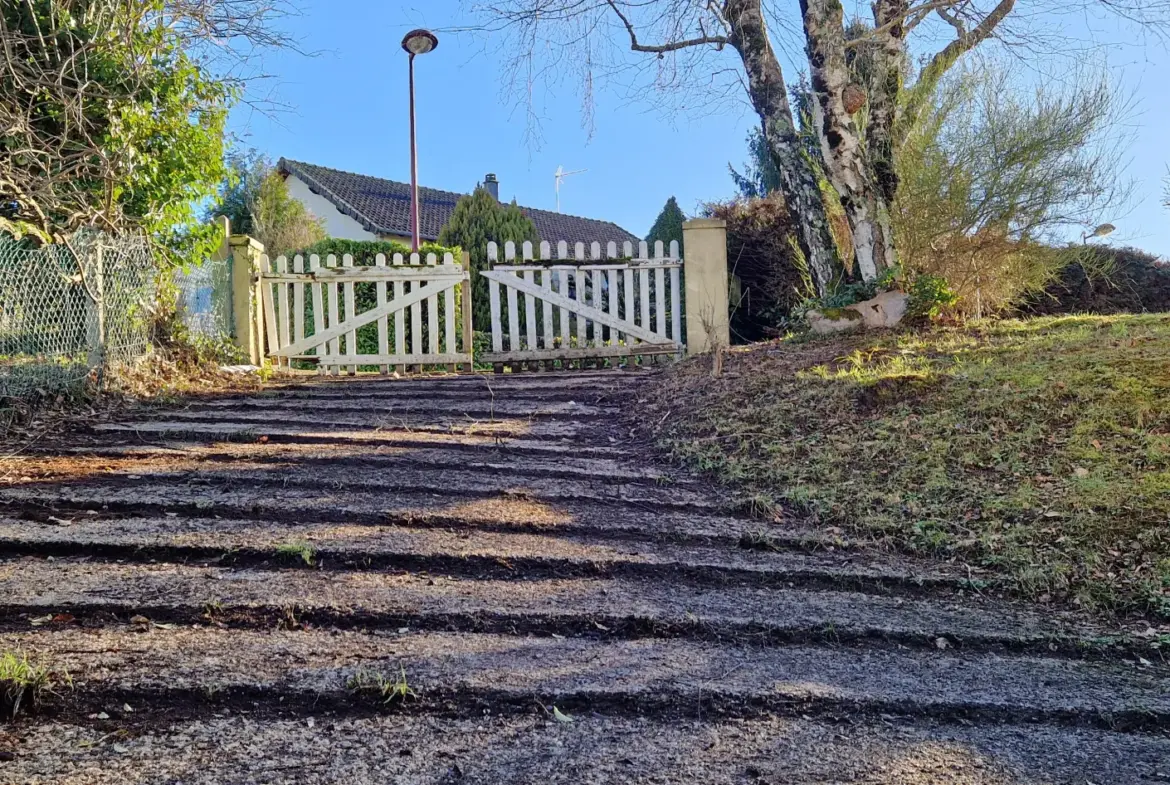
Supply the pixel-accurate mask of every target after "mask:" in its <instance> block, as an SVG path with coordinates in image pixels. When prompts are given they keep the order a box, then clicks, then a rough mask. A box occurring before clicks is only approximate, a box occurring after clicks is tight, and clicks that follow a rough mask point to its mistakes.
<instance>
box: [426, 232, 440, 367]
mask: <svg viewBox="0 0 1170 785" xmlns="http://www.w3.org/2000/svg"><path fill="white" fill-rule="evenodd" d="M427 265H428V266H430V267H434V266H435V255H434V254H433V253H429V254H427ZM427 349H428V351H429V352H430V353H431V354H438V353H439V296H438V295H437V294H435V295H431V296H430V297H428V298H427Z"/></svg>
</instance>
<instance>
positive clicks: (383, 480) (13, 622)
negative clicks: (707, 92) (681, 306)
mask: <svg viewBox="0 0 1170 785" xmlns="http://www.w3.org/2000/svg"><path fill="white" fill-rule="evenodd" d="M647 383H650V382H649V381H648V377H646V376H642V375H634V374H629V373H619V372H611V373H581V374H575V375H572V376H561V375H550V374H540V375H536V374H534V375H529V376H507V377H503V378H501V377H456V378H445V379H441V380H402V381H395V380H370V381H364V380H322V381H314V382H308V383H297V384H284V385H280V384H278V385H273V386H271V387H269V388H268V389H266V390H265V391H264V392H262V393H258V394H254V395H249V396H235V397H228V398H222V399H215V400H200V401H193V402H190V403H188V404H186V405H179V406H175V407H172V408H169V409H166V410H161V409H151V410H144V411H143V412H141V413H140V414H139V415H138V416H134V417H130V418H127V419H126V420H125V421H123V422H120V423H117V424H97V425H91V426H89V427H88V428H86V427H79V428H78V429H77V430H76V431H74V432H70V433H65V434H58V435H56V436H55V438H54V439H53V440H52V441H51V442H48V443H46V444H42V445H39V446H38V447H36V448H34V449H32V450H30V451H26V452H24V453H22V454H21V455H20V456H18V457H16V458H14V459H11V460H9V461H8V462H7V463H6V464H5V465H4V466H3V467H0V478H2V480H0V483H2V484H0V653H3V652H9V651H20V652H24V653H27V654H29V655H31V656H32V657H33V658H34V659H36V660H39V661H41V662H43V663H45V664H46V665H48V666H50V667H51V668H53V669H54V670H55V671H57V672H58V673H62V672H68V674H69V677H70V679H71V685H65V684H60V685H58V686H57V687H56V688H55V691H54V694H52V695H49V696H47V698H46V701H45V702H44V704H43V705H42V706H41V708H40V710H39V712H38V713H37V714H36V715H32V716H30V715H23V716H22V717H21V718H19V719H18V720H17V721H16V722H15V723H10V724H7V725H0V783H114V782H117V783H483V784H484V785H498V784H499V783H541V784H542V785H544V784H547V783H574V784H575V785H581V784H583V783H603V782H605V783H776V784H779V783H889V784H890V785H906V784H907V783H1082V784H1083V783H1097V784H1098V785H1105V784H1106V783H1109V784H1110V785H1123V784H1126V783H1164V782H1170V740H1168V733H1170V678H1168V674H1167V672H1166V670H1164V669H1163V668H1162V666H1161V665H1160V664H1158V663H1152V664H1151V663H1148V662H1147V661H1146V660H1145V658H1142V657H1139V656H1138V654H1137V653H1136V652H1134V651H1130V650H1128V649H1127V648H1126V645H1125V644H1119V643H1117V642H1115V641H1114V639H1112V638H1111V637H1109V635H1108V633H1111V632H1113V630H1109V629H1106V628H1104V627H1098V626H1096V625H1094V624H1092V623H1090V622H1086V621H1084V620H1081V619H1076V618H1073V617H1069V616H1064V615H1062V614H1060V613H1057V612H1054V611H1051V610H1046V609H1043V608H1036V607H1030V606H1023V605H1016V604H1013V603H1009V602H1006V601H1003V600H992V599H987V598H985V597H982V596H981V594H980V587H979V586H978V585H977V584H976V583H973V582H972V581H970V580H968V577H967V576H965V575H961V574H956V573H954V572H951V571H948V569H947V568H946V566H945V565H943V566H941V567H940V566H937V565H935V566H926V565H920V564H914V563H911V562H907V561H905V560H899V559H896V558H893V557H891V558H889V559H881V558H878V557H863V556H862V555H860V554H859V553H855V552H852V551H850V550H849V549H847V548H845V549H842V548H833V547H828V546H826V544H825V542H824V541H823V538H821V537H820V536H819V535H817V534H816V533H815V532H809V531H802V530H800V529H798V528H794V527H782V526H773V527H772V528H771V529H770V530H769V532H768V534H769V536H768V539H767V542H768V545H769V549H768V550H766V551H765V550H758V549H754V548H751V547H746V546H752V545H757V546H758V545H759V543H760V538H759V537H757V536H756V534H755V533H756V532H757V531H758V530H759V529H760V528H761V526H762V525H765V524H761V523H760V522H758V521H753V520H750V519H747V518H745V517H741V516H738V515H736V514H734V512H732V508H731V507H730V506H729V504H728V503H727V501H726V500H725V499H723V498H722V497H720V496H719V494H718V493H716V492H715V491H713V490H712V489H710V488H708V487H706V486H705V485H704V484H703V483H701V482H700V481H698V480H696V479H695V478H692V477H688V476H686V475H685V474H683V473H681V472H680V471H679V470H677V469H675V468H672V467H670V466H668V465H665V464H663V463H661V462H660V461H658V460H657V459H655V458H654V457H653V454H652V451H651V450H650V449H649V445H647V444H646V443H645V436H644V433H643V431H644V429H638V428H637V426H636V425H634V424H632V423H633V422H634V421H633V420H632V419H631V417H630V413H631V412H633V411H635V410H636V404H637V401H638V397H639V391H640V389H641V387H642V385H644V384H647ZM1139 633H1140V631H1139Z"/></svg>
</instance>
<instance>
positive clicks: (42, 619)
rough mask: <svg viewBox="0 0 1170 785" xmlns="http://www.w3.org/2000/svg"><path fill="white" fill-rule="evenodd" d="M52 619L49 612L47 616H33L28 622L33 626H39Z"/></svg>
mask: <svg viewBox="0 0 1170 785" xmlns="http://www.w3.org/2000/svg"><path fill="white" fill-rule="evenodd" d="M52 620H53V614H51V613H50V614H49V615H48V616H37V617H35V618H32V619H29V620H28V623H29V624H31V625H32V626H34V627H40V626H41V625H42V624H48V623H49V622H51V621H52Z"/></svg>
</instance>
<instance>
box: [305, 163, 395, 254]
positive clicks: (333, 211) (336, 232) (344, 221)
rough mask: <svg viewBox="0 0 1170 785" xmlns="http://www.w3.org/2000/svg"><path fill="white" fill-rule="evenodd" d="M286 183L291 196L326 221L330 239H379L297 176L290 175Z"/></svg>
mask: <svg viewBox="0 0 1170 785" xmlns="http://www.w3.org/2000/svg"><path fill="white" fill-rule="evenodd" d="M284 182H285V185H286V186H288V192H289V194H290V195H291V196H293V197H295V198H296V199H297V200H299V201H300V202H301V204H303V205H304V206H305V207H307V208H308V209H309V212H311V213H312V214H313V215H315V216H317V217H318V218H323V219H324V220H325V233H326V234H327V235H329V236H330V237H334V238H338V239H342V240H377V239H378V235H376V234H373V233H372V232H367V231H366V230H365V228H364V227H363V226H362V225H361V224H360V223H358V222H357V221H355V220H354V219H353V218H350V217H349V216H348V215H345V214H344V213H342V212H340V211H339V210H338V209H337V208H336V207H334V206H333V203H332V202H330V201H329V200H328V199H326V198H325V197H324V196H321V195H320V194H315V193H313V192H312V191H311V190H309V186H308V184H307V183H306V182H305V181H304V180H302V179H300V178H299V177H297V176H296V175H293V174H290V175H289V176H288V177H287V178H285V181H284Z"/></svg>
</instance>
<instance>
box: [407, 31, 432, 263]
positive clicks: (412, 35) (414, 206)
mask: <svg viewBox="0 0 1170 785" xmlns="http://www.w3.org/2000/svg"><path fill="white" fill-rule="evenodd" d="M438 45H439V39H438V38H437V37H435V34H434V33H432V32H431V31H430V30H411V31H410V32H409V33H407V34H406V37H405V38H403V39H402V48H403V49H405V50H406V53H407V54H408V55H410V249H411V250H412V251H418V224H419V215H418V214H419V204H418V146H417V144H416V142H415V133H414V58H415V56H416V55H425V54H426V53H427V52H433V51H434V50H435V47H437V46H438Z"/></svg>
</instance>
